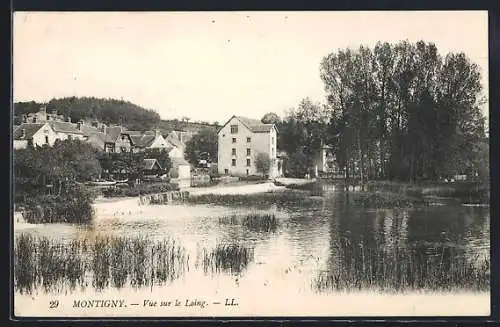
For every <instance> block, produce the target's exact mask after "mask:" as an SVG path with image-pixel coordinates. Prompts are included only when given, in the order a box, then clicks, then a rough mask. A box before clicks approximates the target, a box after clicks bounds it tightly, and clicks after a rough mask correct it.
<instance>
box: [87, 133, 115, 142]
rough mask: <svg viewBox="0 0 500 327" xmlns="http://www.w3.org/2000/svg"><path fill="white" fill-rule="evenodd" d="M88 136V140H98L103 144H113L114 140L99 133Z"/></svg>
mask: <svg viewBox="0 0 500 327" xmlns="http://www.w3.org/2000/svg"><path fill="white" fill-rule="evenodd" d="M88 136H89V140H92V139H98V140H100V141H101V142H103V143H114V142H115V139H113V138H112V137H111V136H109V135H108V134H104V133H101V132H94V133H90V134H89V135H88Z"/></svg>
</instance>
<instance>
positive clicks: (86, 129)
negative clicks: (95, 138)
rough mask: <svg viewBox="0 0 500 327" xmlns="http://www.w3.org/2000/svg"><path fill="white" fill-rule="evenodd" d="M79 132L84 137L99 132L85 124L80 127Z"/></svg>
mask: <svg viewBox="0 0 500 327" xmlns="http://www.w3.org/2000/svg"><path fill="white" fill-rule="evenodd" d="M81 131H82V133H83V134H84V135H85V136H90V135H92V134H95V133H100V132H101V131H100V130H99V128H97V127H94V126H90V125H87V124H83V125H81Z"/></svg>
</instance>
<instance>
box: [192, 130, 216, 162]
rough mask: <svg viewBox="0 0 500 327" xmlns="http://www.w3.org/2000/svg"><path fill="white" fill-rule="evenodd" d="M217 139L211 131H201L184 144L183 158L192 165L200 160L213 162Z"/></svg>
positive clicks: (214, 132) (213, 131)
mask: <svg viewBox="0 0 500 327" xmlns="http://www.w3.org/2000/svg"><path fill="white" fill-rule="evenodd" d="M217 147H218V137H217V132H216V131H215V130H213V129H209V128H206V129H203V130H201V131H200V132H199V133H197V134H195V135H193V137H192V138H191V139H190V140H189V141H188V142H187V143H186V149H185V151H184V158H185V159H186V160H187V161H188V162H189V163H190V164H192V165H195V166H196V165H197V164H198V163H199V161H200V160H208V161H209V162H213V161H216V160H217Z"/></svg>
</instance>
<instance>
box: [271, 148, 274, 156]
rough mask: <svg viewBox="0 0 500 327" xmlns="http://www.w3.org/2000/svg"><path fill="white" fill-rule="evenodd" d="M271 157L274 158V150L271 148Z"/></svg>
mask: <svg viewBox="0 0 500 327" xmlns="http://www.w3.org/2000/svg"><path fill="white" fill-rule="evenodd" d="M271 157H274V148H271Z"/></svg>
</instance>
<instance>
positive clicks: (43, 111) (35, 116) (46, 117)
mask: <svg viewBox="0 0 500 327" xmlns="http://www.w3.org/2000/svg"><path fill="white" fill-rule="evenodd" d="M54 121H56V122H64V121H68V119H65V117H64V116H63V115H58V114H57V110H55V109H53V110H51V111H50V112H49V111H48V110H47V107H46V106H41V107H40V109H39V110H38V112H33V113H29V114H26V115H23V118H22V122H23V123H46V122H54Z"/></svg>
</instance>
